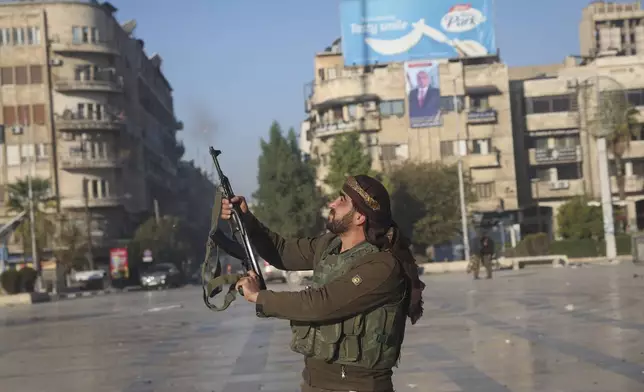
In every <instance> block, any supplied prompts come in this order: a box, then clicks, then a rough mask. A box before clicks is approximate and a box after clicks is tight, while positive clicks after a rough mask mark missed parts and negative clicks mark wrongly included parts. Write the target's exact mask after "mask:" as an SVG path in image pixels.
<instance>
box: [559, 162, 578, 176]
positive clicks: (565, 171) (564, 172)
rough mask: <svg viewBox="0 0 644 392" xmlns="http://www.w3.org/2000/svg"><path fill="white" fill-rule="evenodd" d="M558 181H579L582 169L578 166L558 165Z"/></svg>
mask: <svg viewBox="0 0 644 392" xmlns="http://www.w3.org/2000/svg"><path fill="white" fill-rule="evenodd" d="M556 169H557V179H558V180H577V179H579V178H581V168H580V167H579V165H577V164H574V163H573V164H566V165H557V166H556Z"/></svg>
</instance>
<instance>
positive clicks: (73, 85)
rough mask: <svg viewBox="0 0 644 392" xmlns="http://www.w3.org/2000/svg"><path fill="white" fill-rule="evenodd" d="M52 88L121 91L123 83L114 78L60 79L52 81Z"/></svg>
mask: <svg viewBox="0 0 644 392" xmlns="http://www.w3.org/2000/svg"><path fill="white" fill-rule="evenodd" d="M54 88H55V89H56V91H58V92H61V93H66V92H75V91H79V92H101V93H117V94H121V93H123V83H120V82H118V81H115V80H73V79H62V80H57V81H55V82H54Z"/></svg>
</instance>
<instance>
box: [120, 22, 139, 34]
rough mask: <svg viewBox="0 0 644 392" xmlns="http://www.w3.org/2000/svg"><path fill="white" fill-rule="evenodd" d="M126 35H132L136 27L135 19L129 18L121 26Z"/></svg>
mask: <svg viewBox="0 0 644 392" xmlns="http://www.w3.org/2000/svg"><path fill="white" fill-rule="evenodd" d="M121 27H123V30H124V31H125V32H126V33H127V35H132V34H133V33H134V30H135V29H136V20H134V19H130V20H128V21H127V22H125V23H123V25H122V26H121Z"/></svg>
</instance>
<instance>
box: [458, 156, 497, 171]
mask: <svg viewBox="0 0 644 392" xmlns="http://www.w3.org/2000/svg"><path fill="white" fill-rule="evenodd" d="M463 158H464V162H465V164H466V165H467V166H468V167H471V168H477V167H478V168H483V167H498V166H499V157H498V155H497V154H494V153H493V154H471V155H467V156H465V157H463Z"/></svg>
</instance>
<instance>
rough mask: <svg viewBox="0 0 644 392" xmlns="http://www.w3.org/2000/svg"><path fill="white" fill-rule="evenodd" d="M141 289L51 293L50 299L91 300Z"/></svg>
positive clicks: (136, 287)
mask: <svg viewBox="0 0 644 392" xmlns="http://www.w3.org/2000/svg"><path fill="white" fill-rule="evenodd" d="M139 290H141V287H138V286H135V287H126V288H124V289H105V290H94V291H78V292H75V293H58V294H54V293H49V297H50V298H51V300H52V301H64V300H68V299H75V298H90V297H100V296H103V295H109V294H118V293H129V292H131V291H139Z"/></svg>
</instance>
